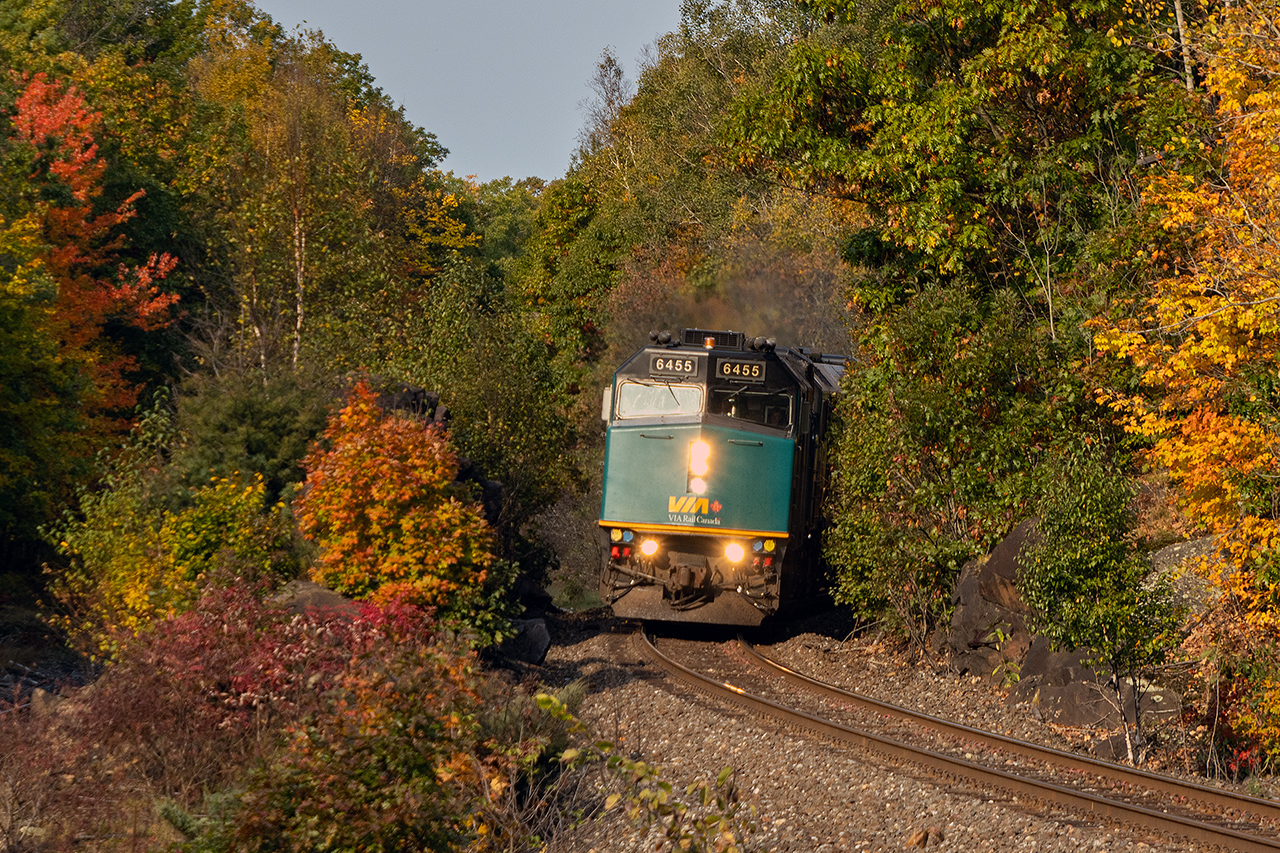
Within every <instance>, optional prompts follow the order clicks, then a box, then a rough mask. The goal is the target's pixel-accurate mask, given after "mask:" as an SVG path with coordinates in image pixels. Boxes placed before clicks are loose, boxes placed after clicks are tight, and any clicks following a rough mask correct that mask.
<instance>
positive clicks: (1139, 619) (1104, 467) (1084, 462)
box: [1019, 439, 1180, 762]
mask: <svg viewBox="0 0 1280 853" xmlns="http://www.w3.org/2000/svg"><path fill="white" fill-rule="evenodd" d="M1043 489H1044V491H1043V496H1042V498H1041V500H1040V505H1039V507H1038V509H1039V513H1038V515H1039V522H1038V526H1039V530H1040V533H1041V541H1040V543H1039V544H1038V545H1036V546H1035V547H1033V548H1031V549H1030V550H1029V551H1028V553H1027V555H1026V557H1025V559H1024V562H1023V566H1024V568H1023V571H1022V574H1021V576H1020V578H1019V589H1020V591H1021V593H1022V597H1023V600H1024V601H1026V603H1027V604H1028V605H1029V606H1030V607H1031V608H1032V610H1033V612H1034V614H1035V618H1034V619H1033V627H1034V628H1035V630H1037V631H1039V632H1040V633H1042V634H1044V635H1045V636H1047V637H1049V638H1050V639H1052V640H1053V641H1054V643H1055V644H1056V645H1057V646H1059V647H1061V648H1065V649H1067V650H1069V651H1074V650H1076V649H1086V650H1088V652H1089V658H1088V662H1089V663H1090V664H1091V665H1094V666H1097V667H1099V668H1100V669H1101V670H1102V671H1104V672H1106V673H1107V675H1108V676H1109V681H1108V686H1109V687H1110V688H1111V689H1112V691H1113V692H1114V693H1115V696H1116V701H1117V704H1119V705H1123V704H1124V703H1125V701H1126V700H1127V701H1128V702H1129V707H1128V708H1127V709H1126V708H1122V720H1124V721H1125V723H1126V725H1125V732H1124V733H1125V739H1126V742H1127V743H1128V751H1129V760H1130V761H1131V762H1133V761H1135V760H1136V759H1138V758H1139V757H1140V756H1141V754H1142V753H1143V752H1144V751H1145V748H1144V745H1143V728H1142V718H1141V714H1140V713H1139V703H1140V701H1141V699H1142V695H1143V693H1144V692H1145V690H1146V688H1147V687H1149V682H1146V681H1144V680H1143V679H1142V678H1141V676H1142V675H1144V674H1146V673H1148V672H1149V671H1150V670H1151V669H1153V668H1155V667H1158V666H1159V665H1160V664H1162V663H1164V662H1165V660H1167V659H1168V656H1169V653H1170V651H1171V650H1172V649H1173V648H1174V647H1175V646H1176V645H1177V644H1178V641H1179V639H1180V637H1179V636H1178V626H1179V624H1180V619H1179V613H1178V611H1177V608H1176V607H1175V604H1174V600H1173V595H1172V589H1171V587H1170V585H1169V583H1168V581H1167V580H1165V579H1163V578H1158V579H1153V580H1150V581H1148V580H1147V577H1146V576H1147V562H1146V560H1145V559H1144V558H1143V556H1142V555H1141V554H1139V553H1136V551H1135V549H1134V547H1133V544H1132V542H1131V541H1130V538H1129V532H1130V528H1131V526H1132V520H1133V513H1132V508H1131V502H1132V499H1133V492H1132V489H1131V488H1130V486H1129V483H1128V481H1127V480H1126V479H1125V477H1124V475H1123V473H1122V472H1121V471H1119V470H1118V469H1116V468H1115V467H1114V466H1113V464H1112V463H1111V461H1110V460H1109V459H1108V458H1107V456H1106V454H1105V452H1104V451H1103V450H1102V449H1101V448H1100V447H1099V446H1098V445H1097V444H1096V443H1093V444H1091V443H1089V441H1088V440H1087V439H1083V440H1081V441H1080V443H1079V444H1078V445H1077V446H1075V447H1073V448H1072V449H1070V450H1068V451H1065V452H1063V453H1062V454H1060V455H1059V456H1058V457H1057V458H1056V459H1055V460H1054V462H1053V464H1051V465H1049V466H1046V477H1045V480H1044V486H1043ZM1126 682H1127V683H1128V684H1130V685H1132V687H1131V689H1129V690H1124V689H1123V688H1124V685H1125V683H1126ZM1129 722H1132V723H1134V725H1135V728H1136V739H1135V738H1133V737H1131V733H1130V729H1129V727H1128V723H1129ZM1135 740H1136V742H1135Z"/></svg>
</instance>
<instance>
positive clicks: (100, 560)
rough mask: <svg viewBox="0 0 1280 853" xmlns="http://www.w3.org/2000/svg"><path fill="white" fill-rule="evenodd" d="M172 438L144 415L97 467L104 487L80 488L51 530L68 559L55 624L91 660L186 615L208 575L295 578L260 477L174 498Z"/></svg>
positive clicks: (166, 427) (159, 420)
mask: <svg viewBox="0 0 1280 853" xmlns="http://www.w3.org/2000/svg"><path fill="white" fill-rule="evenodd" d="M178 441H179V439H178V436H177V435H176V433H175V432H174V431H173V428H172V424H171V422H170V419H169V415H168V414H167V413H166V412H165V411H163V410H162V409H161V408H159V407H157V408H156V409H154V410H152V411H151V412H148V413H147V414H146V415H144V416H143V418H142V420H141V422H140V423H139V426H138V427H137V428H136V429H135V430H134V433H133V435H132V436H131V437H130V440H129V441H128V442H127V443H126V444H125V445H124V446H123V447H122V448H121V449H120V450H119V452H118V453H117V454H115V455H114V456H105V455H104V456H103V458H102V459H101V460H100V468H101V473H102V484H101V486H100V488H99V489H97V490H93V491H91V490H87V489H86V490H82V491H81V493H80V512H79V514H78V515H77V514H73V513H70V512H68V513H67V515H66V516H65V517H64V519H63V522H62V524H61V525H59V526H58V527H56V528H55V529H53V530H52V531H50V537H51V538H52V539H53V540H54V542H55V543H56V545H57V546H58V548H59V550H60V551H61V552H62V554H63V555H64V556H65V557H66V558H67V560H68V565H67V566H66V568H65V569H64V570H63V571H61V572H59V573H58V574H56V576H55V577H54V578H53V580H52V582H51V584H50V587H51V589H52V591H53V593H54V595H55V597H56V598H57V599H58V600H59V601H60V602H61V603H62V605H63V606H64V608H65V611H66V612H65V614H64V615H63V617H62V619H61V620H60V621H61V626H62V627H65V628H66V629H68V631H69V632H70V633H71V634H72V636H73V637H74V638H76V640H77V641H78V643H79V645H80V646H81V647H82V648H84V649H86V650H87V651H88V652H89V653H90V655H92V656H94V657H98V658H100V657H110V656H112V655H113V654H115V651H116V649H117V647H118V641H119V639H120V638H121V637H122V636H125V635H136V634H137V633H138V632H140V631H142V630H144V629H146V628H147V627H148V626H150V625H152V624H154V623H155V622H156V621H158V620H162V619H165V618H167V617H171V616H174V615H176V614H178V613H182V612H184V611H185V610H187V609H189V608H190V607H191V606H192V604H193V603H194V602H195V601H196V599H197V597H198V596H199V593H200V590H201V589H202V587H203V586H204V585H205V584H206V583H207V582H209V581H210V580H212V579H214V578H215V577H221V578H224V579H229V578H237V577H238V578H241V579H244V580H249V581H258V580H279V579H280V578H283V577H290V576H292V575H294V574H296V572H297V560H296V556H295V554H294V547H293V545H294V543H293V533H292V522H291V519H290V518H289V517H288V515H287V513H286V511H285V507H284V506H283V505H282V504H277V505H276V506H274V507H268V506H266V500H265V495H266V492H265V487H264V485H263V481H262V478H261V477H260V476H256V475H255V476H254V477H253V478H252V479H250V480H248V481H241V480H232V479H228V480H221V479H216V478H215V479H213V480H211V481H210V482H209V484H208V485H205V486H203V487H201V488H198V489H190V490H187V489H181V491H182V492H184V493H185V494H184V496H183V499H182V500H181V501H178V500H175V495H174V494H173V489H172V488H171V484H170V482H169V481H168V480H167V479H166V476H165V475H166V471H165V462H164V457H165V455H166V453H167V452H168V451H169V449H170V448H172V447H173V446H174V445H175V444H177V443H178ZM179 488H181V487H179ZM175 505H185V508H182V509H172V508H171V507H173V506H175Z"/></svg>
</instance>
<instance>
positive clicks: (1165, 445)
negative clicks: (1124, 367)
mask: <svg viewBox="0 0 1280 853" xmlns="http://www.w3.org/2000/svg"><path fill="white" fill-rule="evenodd" d="M1276 13H1277V7H1276V5H1275V4H1274V3H1270V2H1269V3H1264V4H1262V5H1252V6H1238V7H1236V6H1233V7H1230V8H1224V9H1223V10H1222V11H1221V12H1220V13H1219V14H1218V15H1216V16H1215V17H1214V18H1213V19H1212V20H1211V21H1210V23H1209V24H1208V25H1207V26H1206V27H1205V43H1204V44H1203V46H1202V50H1203V54H1202V55H1203V56H1204V60H1205V61H1204V67H1205V71H1206V73H1205V87H1206V90H1207V93H1206V94H1207V95H1208V96H1209V97H1210V98H1212V99H1214V100H1215V101H1216V105H1217V112H1218V115H1217V118H1218V135H1217V137H1216V138H1215V139H1213V140H1212V141H1208V140H1206V141H1201V140H1199V139H1195V138H1191V139H1187V140H1178V142H1177V144H1171V145H1170V146H1168V147H1167V148H1166V149H1165V150H1164V152H1163V155H1164V159H1165V163H1167V164H1168V165H1167V167H1165V168H1164V169H1162V170H1161V172H1160V173H1159V174H1157V175H1155V176H1154V177H1153V178H1152V179H1151V180H1150V182H1149V185H1148V188H1147V192H1146V195H1145V201H1146V203H1147V204H1148V205H1150V207H1151V209H1152V211H1153V212H1154V213H1155V214H1156V215H1157V216H1158V217H1159V220H1160V223H1161V225H1162V226H1163V228H1164V229H1165V231H1166V232H1167V234H1168V235H1169V237H1170V239H1169V240H1167V241H1166V242H1165V244H1163V245H1156V246H1152V247H1149V248H1147V249H1146V251H1147V252H1148V253H1149V255H1150V256H1151V257H1152V262H1153V265H1158V266H1156V269H1157V271H1158V273H1159V274H1157V275H1154V276H1153V278H1152V280H1151V282H1150V289H1149V291H1148V292H1147V293H1146V294H1144V296H1145V298H1144V299H1143V300H1142V302H1141V303H1139V304H1138V305H1137V306H1135V308H1136V310H1135V311H1134V316H1132V317H1130V318H1127V319H1124V320H1122V321H1120V322H1116V323H1114V324H1108V325H1106V326H1103V327H1102V328H1101V329H1100V330H1099V332H1098V335H1097V345H1098V348H1099V350H1100V351H1102V352H1104V353H1108V354H1110V355H1113V356H1115V357H1117V358H1123V359H1127V360H1128V362H1129V363H1131V364H1132V365H1133V366H1134V368H1135V369H1136V370H1137V373H1138V381H1137V382H1135V383H1134V386H1133V387H1128V388H1126V387H1122V386H1112V387H1111V388H1109V389H1108V390H1107V391H1106V392H1105V394H1104V399H1105V400H1107V401H1108V402H1109V403H1110V404H1111V405H1112V406H1113V408H1114V409H1115V410H1116V411H1117V413H1118V414H1119V415H1120V416H1121V417H1122V418H1123V419H1124V421H1125V423H1126V426H1127V428H1128V429H1129V430H1130V431H1131V432H1133V433H1134V434H1136V435H1137V436H1140V437H1141V438H1142V439H1144V440H1147V441H1149V442H1150V443H1151V445H1150V446H1151V451H1150V452H1151V455H1152V457H1153V459H1154V460H1155V461H1157V462H1158V463H1159V464H1161V465H1164V466H1167V468H1168V470H1169V474H1170V477H1171V479H1172V480H1173V482H1174V483H1175V485H1176V486H1177V487H1178V491H1179V496H1180V499H1181V503H1182V505H1183V507H1184V509H1185V510H1186V511H1187V513H1188V514H1189V515H1190V517H1191V518H1192V520H1193V521H1195V522H1197V523H1198V524H1200V525H1201V526H1202V527H1203V528H1205V529H1206V530H1208V531H1209V532H1210V533H1213V534H1215V535H1217V536H1218V537H1219V539H1218V542H1219V548H1218V550H1217V551H1216V553H1215V554H1214V555H1213V556H1212V557H1211V558H1210V560H1209V561H1208V565H1206V566H1204V567H1203V568H1204V570H1205V572H1206V575H1207V577H1208V578H1210V579H1211V581H1212V582H1213V583H1215V584H1216V585H1217V586H1218V587H1219V588H1220V590H1221V591H1222V592H1223V593H1224V595H1223V596H1221V597H1220V598H1219V599H1218V603H1217V607H1216V608H1215V612H1214V613H1212V614H1209V615H1208V616H1207V617H1206V618H1205V619H1204V620H1203V626H1204V629H1203V632H1202V633H1204V634H1206V635H1208V636H1207V639H1208V640H1209V642H1211V643H1213V644H1214V645H1215V646H1218V647H1219V651H1220V653H1221V654H1219V655H1216V656H1215V658H1216V660H1210V659H1206V660H1205V661H1204V667H1203V673H1202V675H1203V677H1204V678H1205V680H1206V682H1208V683H1209V684H1210V686H1212V687H1213V688H1214V690H1215V693H1218V694H1220V695H1221V696H1222V697H1223V698H1222V701H1221V702H1219V701H1215V702H1214V703H1213V706H1212V707H1211V708H1210V709H1209V712H1210V715H1211V716H1213V717H1215V718H1216V717H1218V716H1221V717H1223V718H1225V719H1226V721H1227V722H1229V723H1231V724H1232V725H1234V726H1236V727H1237V729H1238V730H1239V731H1240V732H1242V733H1243V734H1244V735H1246V736H1247V737H1249V738H1251V739H1253V740H1254V742H1255V743H1259V744H1261V746H1262V751H1264V752H1265V753H1268V754H1270V755H1271V756H1274V755H1276V754H1280V697H1277V695H1276V693H1275V691H1274V689H1273V688H1272V687H1271V685H1272V684H1274V676H1273V673H1274V671H1275V665H1274V656H1275V652H1274V650H1275V648H1276V646H1277V643H1280V486H1277V483H1278V482H1280V480H1278V479H1277V475H1278V474H1280V461H1278V454H1277V443H1278V441H1280V416H1278V415H1280V385H1278V384H1277V381H1276V376H1277V373H1278V371H1280V298H1278V297H1277V295H1276V294H1277V285H1278V284H1280V282H1278V280H1277V274H1276V270H1277V263H1278V262H1280V243H1278V242H1277V234H1280V194H1278V193H1277V184H1276V182H1277V177H1276V176H1277V175H1280V152H1277V149H1276V147H1275V139H1276V136H1277V133H1280V114H1278V113H1277V110H1276V105H1277V103H1278V101H1277V98H1280V84H1278V83H1277V76H1276V69H1277V68H1280V43H1277V41H1276V38H1275V33H1274V30H1273V26H1272V22H1273V21H1274V19H1275V15H1276ZM1233 670H1235V671H1238V672H1239V673H1241V674H1242V675H1243V678H1242V680H1241V682H1240V683H1238V684H1237V685H1236V686H1235V687H1231V686H1230V685H1229V683H1228V682H1230V680H1231V678H1232V672H1233ZM1228 696H1233V697H1234V698H1233V699H1230V700H1229V699H1228V698H1226V697H1228ZM1213 722H1214V723H1215V729H1216V728H1217V723H1219V722H1220V720H1218V719H1214V720H1213Z"/></svg>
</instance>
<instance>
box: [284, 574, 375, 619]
mask: <svg viewBox="0 0 1280 853" xmlns="http://www.w3.org/2000/svg"><path fill="white" fill-rule="evenodd" d="M271 600H272V601H273V602H275V603H276V604H279V605H281V606H282V607H284V608H285V609H286V610H288V611H289V612H290V613H298V614H302V613H307V612H311V611H322V612H323V611H330V612H332V613H335V614H338V615H342V616H347V617H354V616H356V615H357V614H358V613H359V612H360V610H359V608H358V607H357V606H356V603H355V602H354V601H352V600H351V599H349V598H347V597H346V596H344V595H341V594H339V593H336V592H334V591H333V590H331V589H327V588H326V587H323V586H320V584H318V583H312V582H311V581H304V580H293V581H289V582H288V583H287V584H285V585H284V586H283V587H281V588H280V591H279V592H278V593H276V594H275V595H274V596H273V597H272V599H271Z"/></svg>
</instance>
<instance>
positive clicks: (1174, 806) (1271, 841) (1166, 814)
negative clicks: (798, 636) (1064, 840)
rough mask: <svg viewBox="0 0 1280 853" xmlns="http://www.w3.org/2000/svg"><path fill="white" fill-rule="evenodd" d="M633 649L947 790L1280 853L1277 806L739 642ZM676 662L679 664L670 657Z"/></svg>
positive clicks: (700, 687) (647, 644) (646, 642)
mask: <svg viewBox="0 0 1280 853" xmlns="http://www.w3.org/2000/svg"><path fill="white" fill-rule="evenodd" d="M635 642H636V644H637V646H638V647H639V650H640V651H641V652H642V653H643V654H644V655H645V656H647V657H648V658H649V659H651V660H652V661H653V662H654V663H655V664H656V665H657V666H658V667H659V668H660V669H662V670H663V671H664V672H666V673H667V674H669V675H670V676H671V677H673V678H675V679H677V680H678V681H680V682H681V683H683V684H685V685H687V686H688V687H690V688H692V689H693V690H695V691H697V692H700V693H702V694H704V695H708V696H711V697H713V698H716V699H720V700H722V701H727V702H731V703H733V704H736V705H739V706H742V707H745V708H747V709H749V710H751V711H752V712H754V713H757V714H760V715H763V716H766V717H769V718H772V719H774V720H776V721H778V722H781V723H783V724H785V725H787V726H790V727H793V728H797V729H801V730H804V731H807V732H811V733H815V734H819V735H822V736H824V737H828V738H831V739H833V740H836V741H840V742H843V743H849V744H854V745H856V746H859V747H861V748H863V749H866V750H868V751H870V752H872V753H874V754H877V755H880V756H882V757H883V758H884V759H885V760H887V761H888V762H890V763H892V764H904V763H906V764H911V765H915V766H918V767H921V768H923V769H924V770H925V771H926V772H928V773H929V774H930V775H933V776H935V777H941V778H943V779H945V780H948V782H949V783H950V784H952V785H953V786H960V787H963V788H966V789H972V792H973V793H974V794H975V795H982V796H984V797H989V796H990V795H991V794H993V793H996V792H1001V793H1003V795H1004V796H1005V797H1007V798H1008V799H1010V800H1012V801H1013V802H1015V803H1018V802H1028V801H1031V802H1037V803H1041V804H1044V805H1045V806H1047V807H1052V808H1060V809H1063V810H1065V811H1068V812H1071V813H1073V814H1076V815H1085V816H1091V817H1093V818H1095V819H1098V820H1101V821H1105V822H1109V823H1114V824H1119V825H1121V826H1124V827H1127V828H1128V829H1130V830H1131V831H1133V832H1134V833H1135V834H1137V835H1146V836H1154V837H1158V838H1161V839H1165V840H1169V839H1183V840H1185V841H1187V842H1193V843H1196V844H1200V845H1206V846H1216V847H1220V848H1223V849H1227V850H1240V851H1249V853H1252V851H1280V831H1278V828H1280V803H1275V802H1272V801H1270V800H1262V799H1259V798H1256V797H1248V796H1244V795H1238V794H1232V793H1230V792H1226V791H1221V790H1218V789H1216V788H1210V787H1207V786H1204V785H1196V784H1192V783H1187V782H1182V781H1180V780H1177V779H1174V778H1171V777H1168V776H1161V775H1158V774H1154V773H1148V772H1145V771H1142V770H1137V769H1133V768H1129V767H1123V766H1120V765H1116V764H1111V763H1109V762H1104V761H1097V760H1095V759H1091V758H1088V757H1086V756H1081V755H1075V754H1072V753H1067V752H1062V751H1060V750H1054V749H1049V748H1047V747H1042V746H1039V745H1038V744H1033V743H1028V742H1025V741H1020V740H1016V739H1013V738H1008V737H1005V736H1003V735H999V734H995V733H992V732H985V731H981V730H978V729H973V728H970V727H968V726H963V725H960V724H957V723H953V722H950V721H948V720H942V719H939V718H937V717H932V716H929V715H927V714H920V713H916V712H913V711H910V710H907V709H905V708H899V707H897V706H894V705H889V704H886V703H883V702H879V701H877V700H875V699H871V698H869V697H866V696H861V695H859V694H856V693H851V692H849V691H846V690H842V689H840V688H838V687H834V686H832V685H829V684H824V683H822V682H820V681H816V680H814V679H811V678H809V677H807V676H804V675H801V674H800V673H797V672H794V671H793V670H790V669H788V668H787V667H785V666H782V665H781V664H778V663H776V662H774V661H771V660H769V659H768V658H766V657H764V656H762V655H760V654H759V653H758V652H756V651H755V650H754V649H753V648H751V646H750V645H748V644H747V643H746V642H745V641H744V640H742V639H741V638H739V639H738V641H737V643H735V644H708V643H695V642H690V641H664V643H663V647H664V649H666V650H667V653H664V651H660V650H659V649H658V647H657V645H655V643H654V641H653V640H652V638H651V637H649V636H648V634H647V633H646V632H644V631H640V632H637V634H636V635H635ZM676 658H682V659H684V661H685V662H683V663H682V662H681V661H679V660H676Z"/></svg>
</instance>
